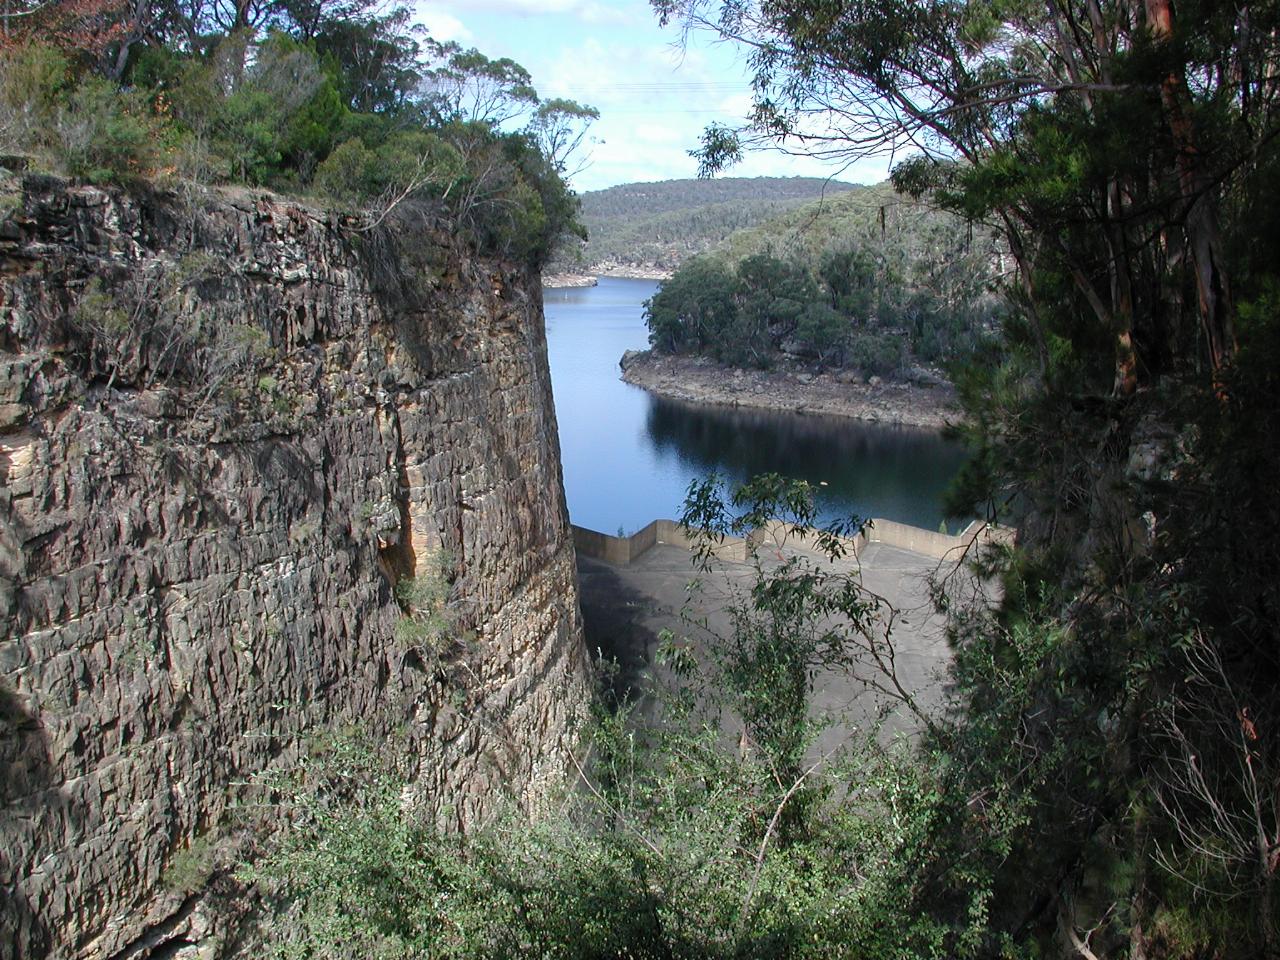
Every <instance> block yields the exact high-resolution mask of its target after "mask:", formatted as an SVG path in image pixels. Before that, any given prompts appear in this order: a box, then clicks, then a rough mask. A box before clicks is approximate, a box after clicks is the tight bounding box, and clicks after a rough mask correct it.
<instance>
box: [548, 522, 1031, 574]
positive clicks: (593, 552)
mask: <svg viewBox="0 0 1280 960" xmlns="http://www.w3.org/2000/svg"><path fill="white" fill-rule="evenodd" d="M1014 535H1015V531H1014V530H1012V529H1011V528H1009V527H998V526H995V525H993V524H988V523H985V522H983V521H980V520H975V521H973V522H972V523H970V524H969V526H967V527H966V528H965V529H964V530H963V531H962V532H961V533H960V534H958V535H954V536H953V535H951V534H946V533H938V532H937V531H934V530H925V529H923V528H922V527H913V526H910V525H908V524H905V523H897V522H896V521H893V520H869V521H867V525H866V527H865V528H864V530H863V531H862V533H860V534H858V535H857V536H854V537H841V538H840V539H841V540H842V541H843V542H844V544H845V547H846V550H847V552H848V554H849V555H852V556H855V557H860V556H862V553H863V551H864V550H865V549H866V547H867V544H869V543H881V544H884V545H885V546H889V547H897V548H898V549H900V550H909V551H911V552H912V553H918V554H920V555H921V556H925V557H932V558H934V559H935V560H959V559H960V558H961V557H962V556H963V555H964V553H965V551H967V550H969V549H971V548H972V547H974V546H985V545H987V544H992V543H999V544H1011V543H1012V542H1013V539H1014ZM573 542H574V546H575V547H576V548H577V550H578V552H579V553H580V554H582V555H583V556H586V557H591V558H592V559H595V560H603V561H604V562H605V563H610V564H613V565H614V566H619V567H625V566H628V565H630V564H631V563H632V562H633V561H635V560H637V559H639V558H640V557H641V556H643V555H644V554H645V553H647V552H648V551H649V550H650V549H651V548H652V547H653V546H655V545H656V544H659V543H664V544H670V545H672V546H676V547H686V548H689V549H692V547H693V545H694V544H693V540H692V539H691V538H690V537H689V535H688V533H687V532H686V531H685V529H684V528H683V527H681V526H680V524H678V523H677V522H676V521H674V520H654V521H653V522H652V523H650V524H648V525H647V526H645V527H643V528H641V529H640V530H638V531H636V532H635V533H633V534H632V535H631V536H629V537H611V536H609V535H608V534H605V533H599V532H598V531H595V530H588V529H587V528H586V527H578V526H575V527H574V528H573ZM812 543H813V541H812V538H801V537H800V536H798V535H797V533H796V532H795V530H794V528H792V527H791V526H790V525H789V524H786V523H783V522H781V521H774V522H772V523H769V524H766V525H764V526H763V527H759V528H757V529H756V530H753V531H752V532H751V534H750V535H748V536H747V537H746V538H743V537H725V538H724V540H723V541H721V543H720V544H719V546H717V548H716V549H715V551H714V554H715V556H716V557H717V558H719V559H721V560H729V561H734V562H738V563H744V562H746V560H747V559H748V557H749V556H750V554H751V550H752V549H753V547H756V546H761V545H764V544H776V545H779V546H780V545H783V544H786V545H787V546H789V547H791V548H793V549H801V550H811V549H812Z"/></svg>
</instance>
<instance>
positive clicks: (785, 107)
mask: <svg viewBox="0 0 1280 960" xmlns="http://www.w3.org/2000/svg"><path fill="white" fill-rule="evenodd" d="M653 6H654V8H655V10H656V11H657V12H658V14H659V16H660V17H661V18H662V19H663V20H664V21H676V22H679V23H681V24H683V25H684V26H685V27H686V29H698V28H703V29H709V30H711V31H713V32H715V33H716V34H718V35H719V36H721V37H723V38H725V39H729V40H733V41H735V42H737V43H740V44H742V45H743V46H744V47H745V48H746V49H747V50H748V51H749V56H750V64H751V68H752V71H753V90H754V103H753V108H752V112H751V115H750V118H749V120H748V121H747V122H746V123H745V124H744V125H743V126H742V127H740V128H738V129H732V128H728V127H724V126H716V127H712V128H710V129H709V130H708V131H707V132H706V134H705V136H704V140H703V144H702V148H701V150H700V151H699V156H700V159H701V162H702V168H703V170H704V172H713V171H718V170H720V169H721V168H723V167H725V166H727V165H728V164H730V163H732V162H733V161H735V160H736V159H737V158H738V157H739V156H740V155H741V151H742V150H743V149H744V148H747V147H751V146H759V145H762V144H769V145H772V146H777V147H780V148H782V149H784V150H792V151H795V152H799V153H803V154H808V155H813V156H819V157H823V158H826V159H830V160H833V161H852V160H855V159H858V158H861V157H865V156H869V155H875V154H889V155H891V156H894V157H903V158H906V162H904V163H902V164H900V165H899V167H898V168H897V173H896V181H897V182H898V183H899V185H900V186H901V187H902V188H904V189H907V190H910V191H911V192H915V193H922V192H925V191H932V192H933V194H934V196H935V197H936V199H938V200H939V201H940V202H942V203H944V204H946V205H949V206H951V207H952V208H954V209H956V210H959V211H961V212H963V213H965V214H967V215H968V216H970V217H972V218H974V219H984V220H990V221H992V222H994V223H995V224H997V225H998V226H999V227H1000V228H1001V229H1002V230H1003V231H1004V233H1005V235H1006V237H1007V238H1008V242H1009V245H1010V249H1011V251H1012V253H1013V256H1014V258H1015V259H1016V261H1017V264H1018V268H1019V269H1018V274H1019V277H1018V279H1019V282H1020V285H1021V291H1022V294H1023V296H1024V297H1025V306H1026V309H1027V313H1028V316H1029V319H1030V321H1031V322H1032V324H1033V331H1034V333H1035V335H1036V337H1037V340H1038V342H1039V345H1040V346H1039V350H1040V354H1041V358H1040V359H1041V364H1042V366H1045V367H1047V366H1048V364H1049V357H1048V350H1049V346H1048V345H1049V341H1050V339H1051V335H1052V334H1053V333H1054V331H1053V330H1052V329H1046V328H1047V327H1051V326H1052V321H1051V319H1050V318H1046V317H1045V316H1044V315H1043V307H1044V302H1045V300H1046V299H1047V298H1048V297H1050V296H1055V297H1056V296H1057V295H1058V293H1059V291H1058V289H1057V287H1056V285H1054V288H1053V289H1052V290H1051V291H1049V290H1045V289H1042V283H1041V277H1040V276H1039V275H1040V274H1046V273H1061V274H1062V275H1063V276H1065V277H1066V278H1068V281H1069V284H1070V291H1069V293H1070V296H1071V297H1072V298H1073V299H1075V300H1077V301H1078V302H1079V303H1080V304H1082V305H1083V306H1084V307H1085V308H1086V309H1087V310H1088V311H1089V313H1090V314H1091V315H1092V317H1093V325H1092V327H1093V329H1091V330H1090V331H1089V334H1090V335H1091V336H1094V337H1101V338H1102V339H1106V340H1107V341H1109V343H1110V350H1111V353H1112V355H1113V366H1112V370H1113V374H1114V388H1115V391H1116V392H1118V393H1122V394H1127V393H1131V392H1132V391H1133V390H1134V389H1136V388H1137V387H1138V386H1139V384H1140V383H1141V382H1143V380H1144V379H1149V374H1150V373H1152V372H1153V371H1158V370H1159V369H1161V368H1163V367H1167V366H1168V365H1169V363H1170V362H1174V361H1177V360H1179V359H1181V358H1183V357H1184V356H1185V355H1187V354H1189V353H1191V352H1193V351H1194V349H1195V348H1194V347H1193V346H1192V345H1191V344H1189V343H1188V339H1187V337H1186V333H1187V331H1186V329H1185V325H1184V319H1185V318H1186V316H1187V315H1190V318H1191V320H1192V322H1193V323H1195V322H1197V321H1198V325H1199V328H1200V331H1201V346H1200V348H1199V352H1200V354H1201V356H1202V358H1203V360H1204V361H1205V362H1206V363H1207V366H1208V367H1209V368H1210V370H1211V371H1213V372H1214V374H1215V375H1217V373H1218V372H1219V371H1221V370H1222V368H1223V367H1224V365H1225V364H1226V363H1227V362H1228V361H1229V359H1230V357H1231V355H1232V353H1233V351H1234V350H1235V346H1236V336H1235V331H1234V327H1235V306H1234V297H1233V288H1234V286H1235V284H1234V282H1233V278H1232V277H1231V276H1230V272H1229V270H1228V269H1227V266H1226V263H1225V260H1224V252H1223V238H1222V232H1221V227H1220V224H1219V221H1220V206H1221V204H1222V202H1223V194H1224V191H1226V190H1228V189H1229V188H1230V187H1231V185H1232V184H1233V183H1235V182H1238V180H1239V179H1240V178H1241V177H1242V176H1243V175H1246V174H1247V173H1248V172H1249V171H1250V170H1251V169H1253V168H1255V166H1256V164H1257V162H1258V158H1259V152H1260V151H1262V150H1263V149H1264V148H1265V147H1266V146H1267V145H1268V144H1269V143H1270V141H1271V139H1272V138H1273V137H1274V136H1275V133H1276V131H1277V127H1276V121H1275V118H1274V116H1273V110H1272V104H1273V102H1274V100H1275V95H1276V77H1275V76H1274V71H1273V70H1271V69H1270V68H1269V67H1268V66H1267V65H1268V64H1272V63H1274V62H1275V56H1276V54H1277V52H1278V51H1277V43H1278V42H1280V41H1278V39H1277V37H1278V35H1277V31H1276V29H1275V28H1276V25H1277V9H1276V6H1275V4H1273V3H1269V2H1261V3H1258V2H1252V3H1248V2H1246V3H1238V4H1232V5H1222V4H1215V3H1189V4H1186V5H1184V6H1183V7H1182V9H1181V11H1180V15H1179V16H1177V17H1175V15H1174V11H1173V8H1172V6H1171V4H1170V3H1169V0H1147V2H1134V0H1124V2H1112V3H1107V2H1104V0H1046V2H1044V3H1037V2H1025V0H1017V2H1006V3H995V4H992V3H986V2H981V3H979V2H937V0H858V2H832V0H765V2H755V0H728V2H723V3H720V2H714V0H653ZM1183 281H1190V283H1191V285H1192V286H1193V288H1194V292H1193V293H1192V294H1191V295H1190V296H1185V297H1184V295H1183V294H1184V291H1183V290H1182V289H1181V287H1182V284H1183ZM1049 282H1051V281H1049Z"/></svg>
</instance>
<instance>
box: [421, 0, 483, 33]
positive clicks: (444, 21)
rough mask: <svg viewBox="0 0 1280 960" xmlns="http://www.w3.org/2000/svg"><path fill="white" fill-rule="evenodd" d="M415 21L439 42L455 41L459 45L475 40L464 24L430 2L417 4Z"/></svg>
mask: <svg viewBox="0 0 1280 960" xmlns="http://www.w3.org/2000/svg"><path fill="white" fill-rule="evenodd" d="M417 20H418V22H419V23H421V24H422V25H423V26H424V27H426V28H427V33H429V34H431V36H432V38H433V39H435V40H439V41H441V42H447V41H449V40H456V41H458V42H459V43H473V42H474V41H475V38H474V37H473V36H472V34H471V31H470V30H468V29H467V26H466V24H464V23H463V22H462V21H461V20H459V19H458V18H457V17H455V16H454V15H453V14H451V13H449V12H448V11H445V10H441V9H439V8H438V5H435V4H432V3H430V2H427V3H423V4H419V6H418V9H417Z"/></svg>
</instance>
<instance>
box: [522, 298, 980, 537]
mask: <svg viewBox="0 0 1280 960" xmlns="http://www.w3.org/2000/svg"><path fill="white" fill-rule="evenodd" d="M656 289H657V284H656V283H654V282H652V281H649V280H615V279H610V278H602V279H601V280H600V285H599V286H596V287H586V288H582V289H572V290H561V289H553V290H546V291H545V302H546V315H547V344H548V350H549V353H550V360H551V384H552V389H553V390H554V392H555V402H556V418H557V420H558V421H559V424H560V452H561V455H562V457H563V460H564V485H565V493H566V495H567V496H568V500H569V517H570V519H571V520H572V521H573V522H574V523H576V524H578V525H580V526H584V527H589V528H591V529H593V530H599V531H601V532H603V533H617V532H618V529H619V528H621V529H623V530H624V531H626V533H628V534H630V533H634V532H635V531H636V530H638V529H639V528H640V527H642V526H644V525H645V524H646V523H648V522H649V521H650V520H653V519H655V518H658V517H670V518H672V519H676V518H678V517H679V516H680V509H681V504H682V503H683V502H684V496H685V491H686V490H687V489H688V487H689V484H690V482H691V481H693V480H694V479H700V478H702V477H704V476H706V475H707V474H709V473H711V472H712V471H715V472H717V473H719V474H721V475H724V476H727V477H729V478H730V479H732V480H735V481H740V480H745V479H746V478H748V477H750V476H752V475H753V474H757V473H763V472H766V471H775V472H777V473H782V474H785V475H787V476H791V477H796V478H799V479H803V480H808V481H810V482H812V483H814V484H815V485H816V484H819V483H821V482H822V481H825V482H826V484H827V485H826V486H825V487H821V488H820V491H821V492H820V497H821V499H820V502H819V507H820V509H821V510H822V512H823V515H824V518H831V517H836V516H849V515H851V514H852V515H856V516H859V517H884V518H885V519H888V520H898V521H900V522H902V523H910V524H914V525H916V526H919V527H926V528H928V529H931V530H933V529H937V527H938V524H939V522H940V521H941V520H942V519H943V516H942V507H941V500H942V493H943V490H944V489H945V488H946V486H947V483H948V482H949V481H950V480H951V478H952V477H953V476H955V473H956V471H957V470H959V468H960V465H961V464H962V463H963V462H964V452H963V450H962V449H961V448H960V447H959V446H957V445H956V444H953V443H948V442H946V441H944V440H943V439H942V438H941V437H939V436H938V435H937V434H936V433H933V432H930V431H924V430H914V429H910V428H905V427H889V426H878V425H875V424H864V423H860V422H858V421H854V420H846V419H843V418H837V417H817V416H807V415H801V414H792V413H774V412H759V411H743V410H735V409H732V408H724V407H694V406H691V405H688V404H683V403H677V402H674V401H670V400H662V399H660V398H657V397H653V396H651V395H650V394H648V393H646V392H645V391H643V390H641V389H640V388H639V387H633V386H631V385H630V384H626V383H623V382H622V381H621V380H620V379H619V374H620V370H619V368H618V359H619V358H620V357H621V356H622V353H623V351H625V350H637V349H644V348H646V347H647V346H648V331H647V330H646V329H645V325H644V320H643V318H642V317H641V304H642V303H643V302H644V300H646V299H647V298H648V297H650V296H652V295H653V292H654V291H655V290H656ZM952 527H953V532H954V527H955V524H954V523H953V524H952Z"/></svg>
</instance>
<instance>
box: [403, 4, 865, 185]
mask: <svg viewBox="0 0 1280 960" xmlns="http://www.w3.org/2000/svg"><path fill="white" fill-rule="evenodd" d="M416 10H417V12H418V18H419V20H420V22H421V23H423V24H424V25H425V26H426V27H427V29H428V30H429V31H430V32H431V34H432V36H434V37H435V38H436V39H437V40H457V41H458V42H459V43H462V44H463V45H465V46H474V47H477V48H479V49H480V51H481V52H483V53H485V54H486V55H488V56H490V57H510V58H512V59H513V60H516V61H517V62H519V63H520V64H522V65H523V66H524V67H525V68H526V69H528V70H529V72H530V73H531V74H532V75H533V83H534V86H535V87H536V88H537V89H538V92H539V93H540V94H541V95H542V96H544V97H569V98H572V99H574V100H578V101H579V102H582V103H589V104H591V105H592V106H594V107H596V108H597V109H599V111H600V115H601V116H600V120H599V121H598V122H597V123H596V124H595V126H594V127H593V128H592V131H591V135H592V137H593V138H594V139H595V140H596V141H598V142H596V143H593V144H591V145H588V146H586V148H585V149H586V150H587V151H588V152H589V156H588V157H587V159H588V161H589V162H588V163H587V165H586V166H585V168H584V169H582V170H581V172H579V173H577V174H576V175H575V176H574V178H573V185H574V187H575V188H577V189H578V190H597V189H600V188H601V187H607V186H612V185H613V184H617V183H628V182H632V181H637V180H669V179H674V178H678V177H692V176H695V175H696V174H697V164H696V162H695V161H694V160H693V159H692V158H691V157H690V156H689V155H688V153H687V151H688V150H690V149H691V148H693V147H695V146H697V144H698V137H699V134H700V133H701V132H702V130H703V128H704V127H706V126H707V124H709V123H712V122H721V123H727V124H730V125H732V124H735V123H737V122H739V121H741V119H742V117H743V116H744V115H745V112H746V110H747V108H748V106H749V104H750V86H749V84H748V79H747V72H746V69H745V66H744V64H743V62H742V60H741V57H740V56H739V55H738V54H737V52H736V51H735V50H734V49H733V48H732V47H730V46H728V45H724V44H717V43H713V42H711V41H710V38H706V37H696V36H695V37H694V38H693V39H692V40H691V42H690V44H689V45H688V46H687V47H686V48H684V49H681V48H680V47H679V45H678V41H679V38H680V33H679V31H678V30H677V29H675V28H674V27H668V28H666V29H663V28H661V27H659V25H658V20H657V18H656V17H655V16H654V15H653V12H652V10H651V9H650V7H649V4H648V2H647V0H418V3H417V5H416ZM835 172H837V168H834V167H831V166H829V165H824V164H821V163H818V162H816V161H813V160H808V159H802V158H796V157H788V156H785V155H782V154H778V153H774V152H767V151H766V152H756V153H752V154H750V155H748V156H747V157H746V158H745V160H744V161H743V163H741V164H739V165H738V166H737V167H735V168H734V169H733V170H732V171H729V174H730V175H733V176H745V177H753V176H829V175H831V174H833V173H835ZM886 175H887V164H886V162H885V161H883V160H870V161H865V162H862V163H860V164H859V165H857V166H856V167H854V168H852V169H849V170H846V171H845V172H844V173H842V174H841V179H844V180H852V181H854V182H862V183H875V182H877V181H879V180H883V179H884V178H885V176H886Z"/></svg>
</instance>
